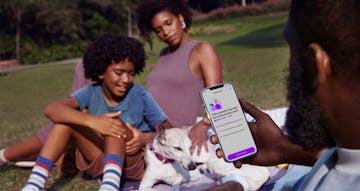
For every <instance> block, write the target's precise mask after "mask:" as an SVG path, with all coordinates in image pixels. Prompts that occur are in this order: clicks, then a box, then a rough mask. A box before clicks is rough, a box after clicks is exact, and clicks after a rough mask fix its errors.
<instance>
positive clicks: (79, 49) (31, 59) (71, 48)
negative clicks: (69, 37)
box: [21, 42, 86, 64]
mask: <svg viewBox="0 0 360 191" xmlns="http://www.w3.org/2000/svg"><path fill="white" fill-rule="evenodd" d="M85 48H86V43H83V42H79V43H73V44H67V45H54V46H51V47H47V48H42V49H38V50H37V51H27V53H24V56H22V58H21V63H26V64H36V63H47V62H51V61H60V60H65V59H71V58H78V57H82V55H83V53H84V50H85Z"/></svg>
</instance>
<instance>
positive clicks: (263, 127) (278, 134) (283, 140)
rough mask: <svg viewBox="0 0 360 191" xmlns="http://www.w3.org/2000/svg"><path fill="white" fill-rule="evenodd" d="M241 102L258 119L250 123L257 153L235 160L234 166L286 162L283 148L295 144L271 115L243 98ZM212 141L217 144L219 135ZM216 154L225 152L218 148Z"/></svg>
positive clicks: (219, 155) (212, 138)
mask: <svg viewBox="0 0 360 191" xmlns="http://www.w3.org/2000/svg"><path fill="white" fill-rule="evenodd" d="M240 103H241V105H242V107H243V109H244V111H245V112H247V113H249V114H250V115H251V116H253V117H254V118H255V119H256V122H255V123H249V127H250V129H251V132H252V135H253V137H254V139H255V144H256V146H257V153H256V154H255V155H254V156H251V157H249V158H246V159H244V160H241V161H240V160H238V161H235V162H234V166H235V167H237V168H240V167H241V165H242V163H248V164H255V165H265V166H268V165H276V164H280V163H283V162H285V161H284V160H285V159H284V156H283V155H286V153H284V152H286V150H283V148H285V147H287V146H288V145H293V144H292V143H290V141H289V139H288V138H287V137H286V136H285V135H284V134H283V133H282V131H281V130H280V128H279V127H278V126H277V125H276V124H275V123H274V121H273V120H272V119H271V118H270V116H269V115H267V114H265V113H264V112H262V111H260V110H259V109H258V108H256V107H255V106H253V105H251V104H249V103H247V102H246V101H245V100H243V99H240ZM211 142H212V143H213V144H217V143H218V139H217V137H216V136H212V137H211ZM216 155H217V156H218V157H219V158H220V157H222V156H223V153H222V151H221V150H220V149H218V150H217V151H216Z"/></svg>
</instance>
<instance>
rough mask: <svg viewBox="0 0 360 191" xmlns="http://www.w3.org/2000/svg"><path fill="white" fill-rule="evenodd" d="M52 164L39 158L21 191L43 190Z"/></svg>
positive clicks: (45, 159)
mask: <svg viewBox="0 0 360 191" xmlns="http://www.w3.org/2000/svg"><path fill="white" fill-rule="evenodd" d="M53 166H54V164H53V162H52V161H50V160H49V159H47V158H44V157H41V156H39V157H38V158H37V159H36V164H35V166H34V167H33V169H32V171H31V174H30V177H29V179H28V181H27V183H26V186H25V187H24V188H23V189H22V190H21V191H30V190H31V191H37V190H43V189H44V185H45V182H46V179H47V177H48V175H49V173H50V171H51V169H52V168H53Z"/></svg>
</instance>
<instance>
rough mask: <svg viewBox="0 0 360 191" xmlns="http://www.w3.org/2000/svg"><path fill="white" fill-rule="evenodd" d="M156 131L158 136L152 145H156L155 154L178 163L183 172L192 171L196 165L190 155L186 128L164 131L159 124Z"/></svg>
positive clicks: (189, 143)
mask: <svg viewBox="0 0 360 191" xmlns="http://www.w3.org/2000/svg"><path fill="white" fill-rule="evenodd" d="M156 129H157V133H158V136H157V138H156V139H155V141H154V144H157V145H156V147H157V149H156V150H157V152H161V154H162V155H163V156H164V157H166V158H168V159H171V160H174V161H177V162H179V163H180V164H181V166H182V167H183V168H184V169H185V170H194V169H195V168H196V165H195V163H194V162H193V161H192V157H191V155H190V146H191V141H190V139H189V137H188V130H187V129H188V128H170V129H166V128H165V126H164V125H162V124H161V123H159V124H158V125H157V127H156ZM156 142H157V143H156Z"/></svg>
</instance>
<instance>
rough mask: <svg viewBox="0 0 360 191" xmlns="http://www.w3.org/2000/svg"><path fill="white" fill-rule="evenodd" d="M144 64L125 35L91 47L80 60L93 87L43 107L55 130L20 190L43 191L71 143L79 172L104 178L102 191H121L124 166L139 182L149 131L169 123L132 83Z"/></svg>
mask: <svg viewBox="0 0 360 191" xmlns="http://www.w3.org/2000/svg"><path fill="white" fill-rule="evenodd" d="M144 61H145V53H144V49H143V46H142V44H141V43H140V42H139V41H137V40H136V39H133V38H129V37H126V36H121V35H115V34H109V33H107V34H104V35H102V36H101V37H100V38H99V39H97V40H96V41H95V42H94V43H92V44H91V45H90V46H89V48H88V49H87V50H86V52H85V55H84V69H85V77H86V78H88V79H91V80H92V81H95V82H96V83H94V84H92V85H89V86H86V87H84V88H83V89H81V90H79V91H77V92H75V93H74V94H73V95H71V96H70V97H69V98H67V99H65V100H62V101H59V102H55V103H52V104H49V105H48V106H47V107H46V108H45V112H44V113H45V115H46V116H47V117H48V118H49V119H50V120H52V121H53V123H54V124H55V125H54V127H53V129H52V130H51V132H50V134H49V136H48V137H47V139H46V142H45V144H44V146H43V148H42V150H41V152H40V155H39V157H38V159H37V161H36V165H35V166H34V168H33V170H32V173H31V175H30V177H29V180H28V182H27V185H26V186H25V187H24V188H23V190H24V191H26V190H42V189H43V187H44V183H45V182H46V179H47V176H48V174H49V172H50V171H51V168H52V167H53V163H54V162H55V161H56V160H57V159H58V158H59V156H60V155H61V153H62V152H63V151H64V150H65V148H66V145H67V144H68V142H69V141H71V143H73V144H75V145H76V147H77V152H76V165H77V167H78V168H79V169H80V170H82V171H85V172H87V173H89V174H91V175H93V176H100V175H101V174H103V180H102V185H101V187H100V190H105V189H106V190H119V187H120V179H121V176H122V167H123V165H124V166H125V170H124V173H125V174H124V176H125V177H126V178H129V179H136V180H138V179H141V177H142V175H143V172H144V161H143V151H142V149H141V148H142V147H144V146H145V145H146V143H147V142H149V141H150V140H151V139H152V138H153V137H154V133H151V132H152V131H153V129H154V126H155V125H156V123H157V122H159V121H161V122H163V123H167V120H166V116H165V115H164V113H163V112H162V111H161V109H160V108H159V106H158V105H157V104H156V102H155V101H154V100H153V99H152V97H151V96H150V94H149V93H148V92H147V91H146V90H145V89H144V88H143V87H141V86H139V85H136V84H133V81H134V77H135V75H136V74H139V73H141V72H142V71H143V68H144V66H145V62H144ZM82 110H86V111H87V112H81V111H82ZM123 121H124V122H126V124H125V123H124V122H123ZM134 127H136V128H134ZM126 141H129V142H132V143H134V144H132V145H127V146H126V147H130V149H129V148H126V150H127V151H130V152H127V153H125V144H126ZM131 147H132V148H131ZM104 154H105V156H104ZM124 163H125V164H124Z"/></svg>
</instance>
